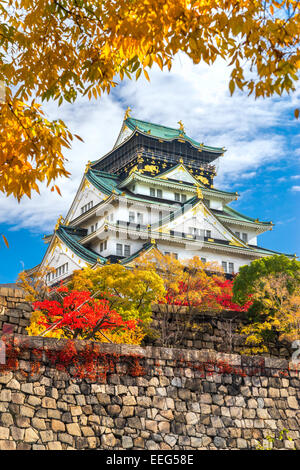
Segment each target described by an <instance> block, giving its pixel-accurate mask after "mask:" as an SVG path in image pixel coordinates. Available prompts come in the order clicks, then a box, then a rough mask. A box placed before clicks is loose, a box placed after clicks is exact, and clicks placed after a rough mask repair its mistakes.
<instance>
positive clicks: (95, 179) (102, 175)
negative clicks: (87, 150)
mask: <svg viewBox="0 0 300 470" xmlns="http://www.w3.org/2000/svg"><path fill="white" fill-rule="evenodd" d="M86 177H87V179H88V180H89V181H90V182H91V183H92V184H93V185H94V186H95V187H96V188H98V189H99V190H100V191H102V192H103V193H104V194H107V195H109V194H111V193H112V191H113V190H115V191H116V193H117V194H121V193H122V191H121V190H120V189H118V187H117V186H118V184H119V183H120V180H119V178H118V177H117V176H116V175H111V174H110V173H106V172H105V171H99V170H94V169H89V170H88V172H87V174H86Z"/></svg>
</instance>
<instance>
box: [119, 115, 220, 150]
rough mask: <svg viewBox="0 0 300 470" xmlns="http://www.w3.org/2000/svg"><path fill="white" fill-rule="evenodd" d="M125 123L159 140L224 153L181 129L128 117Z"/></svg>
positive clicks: (132, 128) (130, 127)
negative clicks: (187, 143) (175, 141)
mask: <svg viewBox="0 0 300 470" xmlns="http://www.w3.org/2000/svg"><path fill="white" fill-rule="evenodd" d="M124 123H125V124H126V125H127V127H129V129H131V130H132V131H134V130H135V129H138V130H139V131H140V132H142V133H144V134H147V135H150V136H152V137H156V138H158V139H163V140H175V139H177V140H178V139H183V140H185V141H187V142H189V143H190V144H192V145H193V146H194V147H197V148H199V149H202V150H207V151H208V152H215V153H223V152H224V149H223V148H220V147H208V146H207V145H204V144H200V143H199V142H197V141H196V140H194V139H192V138H191V137H188V136H187V135H186V133H185V132H183V131H181V130H180V129H174V128H172V127H166V126H161V125H160V124H153V123H151V122H147V121H141V120H140V119H135V118H132V117H128V118H127V119H125V121H124Z"/></svg>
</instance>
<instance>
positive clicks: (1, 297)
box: [0, 287, 32, 334]
mask: <svg viewBox="0 0 300 470" xmlns="http://www.w3.org/2000/svg"><path fill="white" fill-rule="evenodd" d="M24 297H25V294H24V292H23V290H22V289H14V288H10V287H0V332H1V331H2V330H3V326H4V325H11V326H12V327H13V331H14V332H15V333H18V334H26V327H27V326H28V325H29V319H30V312H31V311H32V308H31V306H30V304H28V302H26V301H25V299H24Z"/></svg>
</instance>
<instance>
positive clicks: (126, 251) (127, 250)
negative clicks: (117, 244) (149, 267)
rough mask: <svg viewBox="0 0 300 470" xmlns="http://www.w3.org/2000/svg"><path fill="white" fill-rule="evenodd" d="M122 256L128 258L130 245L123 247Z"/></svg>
mask: <svg viewBox="0 0 300 470" xmlns="http://www.w3.org/2000/svg"><path fill="white" fill-rule="evenodd" d="M124 256H130V245H124Z"/></svg>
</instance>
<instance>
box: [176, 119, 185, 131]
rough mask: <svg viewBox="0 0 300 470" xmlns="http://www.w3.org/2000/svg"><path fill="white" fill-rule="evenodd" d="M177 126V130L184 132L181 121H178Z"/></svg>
mask: <svg viewBox="0 0 300 470" xmlns="http://www.w3.org/2000/svg"><path fill="white" fill-rule="evenodd" d="M178 124H179V130H180V131H181V132H183V133H184V132H185V131H184V125H183V122H182V121H178Z"/></svg>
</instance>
